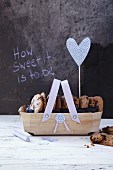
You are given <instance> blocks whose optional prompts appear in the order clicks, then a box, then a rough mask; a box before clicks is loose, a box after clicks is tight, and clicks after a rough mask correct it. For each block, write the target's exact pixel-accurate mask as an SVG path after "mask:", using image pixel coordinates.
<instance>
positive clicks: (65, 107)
mask: <svg viewBox="0 0 113 170" xmlns="http://www.w3.org/2000/svg"><path fill="white" fill-rule="evenodd" d="M61 103H62V109H68V106H67V103H66V99H65V97H64V96H62V97H61Z"/></svg>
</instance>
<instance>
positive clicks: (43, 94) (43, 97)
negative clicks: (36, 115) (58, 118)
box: [41, 92, 46, 110]
mask: <svg viewBox="0 0 113 170" xmlns="http://www.w3.org/2000/svg"><path fill="white" fill-rule="evenodd" d="M41 96H42V100H43V110H45V108H46V95H45V93H44V92H42V93H41Z"/></svg>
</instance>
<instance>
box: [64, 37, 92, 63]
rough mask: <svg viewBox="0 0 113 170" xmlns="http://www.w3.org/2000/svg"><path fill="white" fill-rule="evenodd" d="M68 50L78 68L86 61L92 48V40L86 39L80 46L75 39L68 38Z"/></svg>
mask: <svg viewBox="0 0 113 170" xmlns="http://www.w3.org/2000/svg"><path fill="white" fill-rule="evenodd" d="M66 45H67V49H68V51H69V53H70V54H71V56H72V58H73V59H74V61H75V62H76V64H77V65H78V66H80V65H81V64H82V63H83V61H84V60H85V58H86V56H87V54H88V52H89V50H90V46H91V41H90V38H88V37H86V38H85V39H84V40H83V41H82V42H81V43H80V44H79V45H77V43H76V41H75V40H74V39H73V38H68V39H67V42H66Z"/></svg>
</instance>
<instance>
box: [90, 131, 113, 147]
mask: <svg viewBox="0 0 113 170" xmlns="http://www.w3.org/2000/svg"><path fill="white" fill-rule="evenodd" d="M90 140H91V142H92V143H96V144H100V145H105V146H113V135H108V134H105V133H104V134H103V133H99V132H97V133H94V134H92V135H91V136H90Z"/></svg>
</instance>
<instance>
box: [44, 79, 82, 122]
mask: <svg viewBox="0 0 113 170" xmlns="http://www.w3.org/2000/svg"><path fill="white" fill-rule="evenodd" d="M60 84H61V86H62V89H63V92H64V96H65V99H66V102H67V105H68V108H69V113H70V115H71V119H72V120H73V121H76V122H78V123H80V120H79V117H78V113H77V110H76V107H75V104H74V101H73V98H72V93H71V89H70V87H69V83H68V81H67V80H64V81H62V82H61V80H57V79H54V80H53V84H52V87H51V91H50V94H49V99H48V102H47V106H46V108H45V112H44V115H43V118H42V122H44V121H46V120H48V119H49V118H50V116H51V114H52V110H53V106H54V103H55V100H56V97H57V94H58V90H59V87H60Z"/></svg>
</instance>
